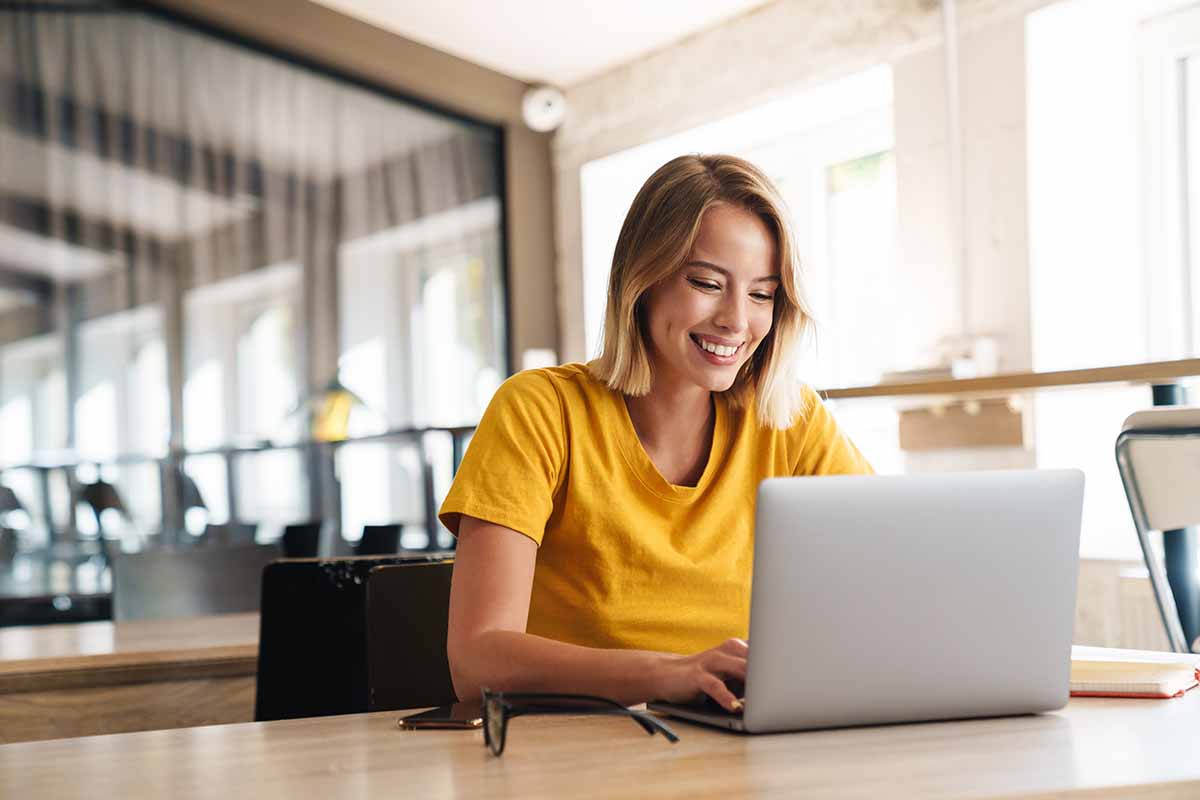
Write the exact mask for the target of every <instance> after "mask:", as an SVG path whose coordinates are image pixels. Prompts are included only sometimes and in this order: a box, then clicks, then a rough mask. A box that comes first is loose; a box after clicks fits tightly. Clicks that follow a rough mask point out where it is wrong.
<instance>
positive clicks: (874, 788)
mask: <svg viewBox="0 0 1200 800" xmlns="http://www.w3.org/2000/svg"><path fill="white" fill-rule="evenodd" d="M397 716H398V713H397V712H382V713H377V714H358V715H349V716H343V717H321V718H313V719H301V720H286V721H280V722H264V723H248V724H244V725H227V726H215V727H206V728H190V729H182V730H165V731H153V732H146V733H135V734H127V735H121V736H104V737H92V738H85V739H70V740H62V741H54V742H28V743H24V744H15V745H8V746H5V747H0V797H14V798H25V797H45V796H54V797H62V798H71V797H79V798H85V797H86V798H91V797H123V798H130V800H136V798H143V797H145V798H151V797H153V798H158V797H171V798H174V799H175V800H188V798H220V800H225V798H230V797H256V798H288V800H291V798H295V797H320V798H335V797H354V798H360V797H374V796H378V797H392V796H397V797H421V798H426V797H456V796H461V797H484V798H503V797H570V798H591V797H595V798H601V797H603V798H608V797H639V798H655V797H699V798H706V797H708V798H720V799H721V800H727V798H731V797H747V796H761V797H782V796H796V797H836V798H872V799H874V798H880V797H887V798H906V797H923V798H927V797H932V798H949V797H954V798H960V797H967V798H981V797H999V796H1003V797H1048V796H1055V797H1062V796H1068V795H1073V794H1079V795H1085V796H1087V797H1089V798H1099V797H1138V798H1147V797H1178V798H1182V797H1189V798H1194V797H1198V796H1200V758H1198V757H1197V753H1198V752H1200V751H1198V750H1197V744H1196V742H1197V731H1200V690H1195V691H1193V692H1191V693H1190V694H1189V695H1187V696H1185V697H1183V698H1179V699H1175V700H1113V699H1093V698H1079V699H1076V700H1073V701H1072V702H1071V704H1070V705H1069V706H1068V707H1067V708H1066V709H1065V710H1063V711H1061V712H1058V713H1055V714H1048V715H1043V716H1025V717H1009V718H1002V719H990V720H970V721H965V722H943V723H925V724H918V725H889V726H882V727H874V728H859V729H850V730H836V731H817V732H811V733H796V734H776V735H768V736H743V735H739V734H734V733H725V732H722V731H716V730H710V729H706V728H701V727H697V726H693V725H689V724H686V723H683V722H672V723H671V724H672V725H673V726H674V727H675V729H676V731H677V732H678V733H679V735H680V742H679V743H678V744H676V745H671V744H669V743H667V742H666V740H665V739H663V738H662V737H661V736H655V737H648V736H647V735H646V734H645V733H644V732H643V731H642V730H641V729H640V728H639V727H637V725H635V724H634V723H633V722H631V721H630V720H627V719H621V718H610V717H599V718H597V717H521V718H518V719H516V720H514V721H512V722H511V723H510V726H509V731H508V746H507V750H506V751H505V753H504V755H503V757H501V758H494V757H492V756H491V755H489V754H488V752H487V751H486V749H485V748H484V746H483V735H482V733H480V732H479V731H401V730H398V729H397V728H396V726H395V720H396V718H397Z"/></svg>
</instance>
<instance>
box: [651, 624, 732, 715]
mask: <svg viewBox="0 0 1200 800" xmlns="http://www.w3.org/2000/svg"><path fill="white" fill-rule="evenodd" d="M749 655H750V645H749V644H747V643H746V642H745V641H744V640H742V639H726V640H725V641H724V642H722V643H721V644H719V645H717V646H716V647H714V648H712V649H711V650H705V651H704V652H701V653H696V654H695V655H691V656H677V655H664V656H663V658H662V660H661V661H659V662H658V663H657V665H656V666H655V668H654V674H653V675H652V676H651V678H652V681H653V686H654V698H655V699H659V700H666V701H667V702H670V703H694V702H696V701H698V700H700V699H701V698H702V697H703V696H704V695H708V696H709V697H711V698H712V699H713V700H716V701H717V703H719V704H720V705H721V707H722V708H724V709H725V710H726V711H738V710H740V709H741V702H740V700H739V698H737V697H735V696H734V694H733V692H731V691H729V688H728V687H726V686H725V681H726V680H736V681H740V682H742V683H745V681H746V658H747V657H748V656H749Z"/></svg>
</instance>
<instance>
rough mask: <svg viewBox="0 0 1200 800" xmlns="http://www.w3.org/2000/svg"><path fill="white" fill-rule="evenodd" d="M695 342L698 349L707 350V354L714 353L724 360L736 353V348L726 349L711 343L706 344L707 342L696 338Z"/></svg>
mask: <svg viewBox="0 0 1200 800" xmlns="http://www.w3.org/2000/svg"><path fill="white" fill-rule="evenodd" d="M696 342H698V343H699V345H700V347H702V348H703V349H705V350H707V351H708V352H710V353H714V354H716V355H718V356H723V357H725V358H728V357H729V356H731V355H733V354H734V353H736V352H737V348H736V347H726V346H725V345H720V344H713V343H712V342H708V341H705V340H704V339H700V338H697V339H696Z"/></svg>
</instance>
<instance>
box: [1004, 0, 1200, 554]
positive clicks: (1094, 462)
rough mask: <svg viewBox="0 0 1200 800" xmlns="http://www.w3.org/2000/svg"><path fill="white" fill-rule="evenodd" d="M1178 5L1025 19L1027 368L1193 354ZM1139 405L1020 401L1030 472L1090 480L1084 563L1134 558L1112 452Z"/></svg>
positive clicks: (1191, 16) (1061, 397)
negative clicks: (1032, 463) (1031, 444)
mask: <svg viewBox="0 0 1200 800" xmlns="http://www.w3.org/2000/svg"><path fill="white" fill-rule="evenodd" d="M1179 5H1181V4H1180V3H1179V2H1170V1H1168V2H1163V1H1162V0H1151V1H1149V2H1138V3H1107V2H1103V0H1066V1H1065V2H1059V3H1055V4H1053V5H1050V6H1047V7H1045V8H1043V9H1040V10H1038V11H1036V12H1034V13H1032V14H1030V15H1029V16H1028V17H1027V19H1026V75H1027V80H1026V85H1027V103H1028V164H1029V166H1028V191H1029V200H1028V209H1029V211H1028V216H1029V259H1030V263H1029V267H1030V292H1031V298H1030V299H1031V324H1032V329H1033V330H1032V334H1033V336H1032V343H1033V359H1034V367H1035V369H1038V370H1041V371H1051V370H1061V369H1075V368H1082V367H1091V366H1101V365H1112V364H1127V363H1138V362H1141V361H1156V360H1167V359H1174V358H1184V357H1189V356H1194V355H1196V354H1197V353H1198V352H1200V350H1198V349H1197V342H1196V339H1195V328H1196V325H1195V320H1196V313H1197V309H1198V308H1200V306H1197V304H1196V302H1195V298H1196V295H1195V281H1194V280H1193V279H1192V278H1191V275H1192V274H1194V269H1191V270H1189V269H1188V268H1186V267H1188V266H1189V264H1194V263H1195V259H1194V258H1192V256H1191V254H1190V253H1188V252H1186V251H1185V249H1184V245H1185V243H1186V242H1187V241H1188V237H1186V236H1184V232H1185V227H1184V226H1183V225H1182V221H1183V220H1184V217H1185V209H1186V208H1187V207H1188V202H1187V201H1188V199H1189V192H1190V194H1191V196H1195V189H1194V187H1196V186H1200V184H1191V186H1192V187H1193V188H1191V189H1189V188H1188V186H1186V185H1185V184H1186V183H1187V181H1188V180H1189V179H1190V175H1191V174H1194V173H1193V172H1192V171H1191V170H1192V166H1193V165H1191V164H1189V162H1188V161H1187V160H1186V156H1187V154H1188V153H1189V152H1196V151H1197V150H1196V149H1194V148H1189V147H1188V146H1187V145H1188V142H1187V136H1188V135H1190V136H1194V135H1195V134H1194V132H1195V131H1196V130H1200V121H1198V122H1195V123H1194V122H1192V120H1196V113H1197V111H1196V109H1197V107H1198V105H1200V104H1197V103H1195V102H1194V100H1193V99H1192V97H1193V95H1191V93H1190V92H1189V91H1185V88H1186V87H1189V86H1194V85H1196V84H1194V83H1190V82H1189V78H1190V74H1191V72H1192V71H1193V70H1194V66H1193V65H1192V62H1193V61H1194V58H1195V57H1194V55H1192V56H1189V53H1191V54H1194V53H1197V52H1200V12H1198V11H1197V9H1196V8H1195V7H1194V6H1193V7H1191V8H1190V9H1186V10H1183V11H1174V12H1173V11H1172V10H1171V9H1172V8H1174V7H1176V6H1179ZM1081 30H1087V31H1088V35H1087V36H1083V37H1081V36H1079V31H1081ZM1185 130H1186V131H1191V132H1192V133H1191V134H1187V135H1185V136H1180V132H1181V131H1185ZM1190 224H1191V225H1193V226H1194V225H1195V222H1194V217H1193V220H1192V222H1191V223H1190ZM1193 241H1195V240H1194V239H1193ZM1189 284H1190V289H1189ZM1085 292H1086V302H1080V301H1081V299H1082V298H1084V297H1085ZM1189 331H1190V333H1189ZM1150 403H1151V399H1150V391H1149V388H1148V387H1145V386H1141V387H1102V388H1081V389H1072V390H1068V391H1054V392H1042V393H1038V394H1037V395H1035V396H1034V397H1033V398H1032V402H1031V403H1030V407H1031V408H1032V410H1033V412H1034V420H1035V428H1034V441H1035V444H1036V451H1037V465H1038V466H1040V467H1055V466H1062V467H1078V468H1081V469H1083V470H1084V472H1085V473H1086V475H1087V493H1086V496H1085V501H1084V510H1083V539H1082V542H1081V545H1080V550H1081V554H1082V555H1084V556H1087V557H1097V558H1119V559H1131V560H1140V559H1141V554H1140V550H1139V548H1138V544H1137V540H1136V537H1135V536H1134V531H1133V524H1132V521H1131V519H1130V515H1129V508H1128V505H1127V503H1126V500H1125V493H1124V489H1123V487H1122V485H1121V481H1120V477H1119V475H1118V473H1117V468H1116V461H1115V457H1114V455H1113V443H1114V442H1115V440H1116V437H1117V434H1118V433H1119V432H1120V429H1121V424H1122V422H1123V421H1124V419H1125V417H1127V416H1128V415H1129V414H1131V413H1133V412H1134V411H1138V410H1141V409H1144V408H1147V407H1149V406H1150Z"/></svg>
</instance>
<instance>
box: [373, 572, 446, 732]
mask: <svg viewBox="0 0 1200 800" xmlns="http://www.w3.org/2000/svg"><path fill="white" fill-rule="evenodd" d="M453 571H454V562H453V561H442V562H440V563H436V564H402V565H396V566H387V567H376V568H375V569H373V570H371V577H370V580H369V581H368V582H367V686H368V697H367V706H368V709H369V710H371V711H391V710H393V709H397V708H419V707H423V706H442V705H449V704H451V703H456V702H458V698H457V697H456V696H455V694H454V684H453V683H452V682H451V680H450V662H449V659H448V658H447V656H446V630H447V628H448V627H449V624H450V576H451V574H452V573H453Z"/></svg>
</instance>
